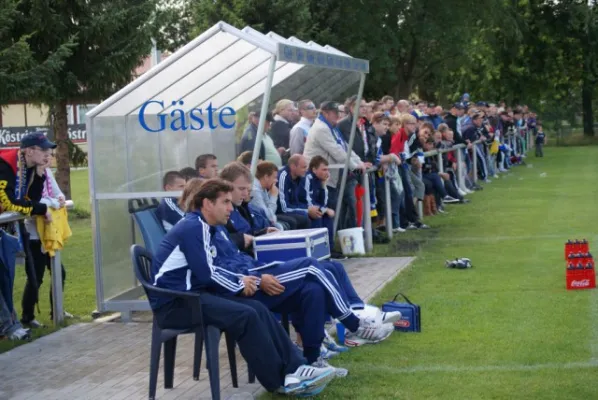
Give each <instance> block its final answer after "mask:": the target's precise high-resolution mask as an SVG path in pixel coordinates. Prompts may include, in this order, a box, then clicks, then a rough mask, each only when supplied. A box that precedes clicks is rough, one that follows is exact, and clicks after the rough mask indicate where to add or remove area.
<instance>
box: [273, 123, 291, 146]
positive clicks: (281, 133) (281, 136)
mask: <svg viewBox="0 0 598 400" xmlns="http://www.w3.org/2000/svg"><path fill="white" fill-rule="evenodd" d="M292 128H293V126H292V125H291V124H289V123H288V122H286V121H281V120H276V119H275V120H274V122H272V125H270V137H271V138H272V141H273V142H274V146H275V147H276V148H279V147H283V148H285V149H288V148H289V142H290V140H291V129H292Z"/></svg>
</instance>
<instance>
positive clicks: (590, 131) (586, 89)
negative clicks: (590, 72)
mask: <svg viewBox="0 0 598 400" xmlns="http://www.w3.org/2000/svg"><path fill="white" fill-rule="evenodd" d="M584 75H585V74H584ZM592 92H593V87H592V84H591V83H590V81H589V80H588V78H587V77H586V76H584V78H583V82H582V88H581V108H582V110H583V134H584V136H594V113H593V111H594V110H593V107H592V100H593V99H592V94H593V93H592Z"/></svg>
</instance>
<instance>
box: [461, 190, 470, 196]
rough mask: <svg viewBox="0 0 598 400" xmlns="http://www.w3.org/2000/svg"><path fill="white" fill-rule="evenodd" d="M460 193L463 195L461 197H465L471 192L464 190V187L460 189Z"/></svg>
mask: <svg viewBox="0 0 598 400" xmlns="http://www.w3.org/2000/svg"><path fill="white" fill-rule="evenodd" d="M459 194H460V195H461V197H465V196H467V195H468V194H469V193H467V192H465V191H464V190H462V189H459Z"/></svg>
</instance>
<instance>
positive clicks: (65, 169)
mask: <svg viewBox="0 0 598 400" xmlns="http://www.w3.org/2000/svg"><path fill="white" fill-rule="evenodd" d="M53 108H54V122H53V128H54V136H55V140H56V144H57V145H58V146H57V147H56V149H55V153H54V154H55V156H56V183H58V186H59V187H60V190H62V193H64V195H65V196H66V198H67V199H68V200H70V199H71V166H70V160H69V146H68V143H67V140H68V138H69V134H68V126H67V124H68V118H67V113H66V101H61V102H59V103H57V104H55V105H54V107H53Z"/></svg>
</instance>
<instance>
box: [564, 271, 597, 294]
mask: <svg viewBox="0 0 598 400" xmlns="http://www.w3.org/2000/svg"><path fill="white" fill-rule="evenodd" d="M594 288H596V271H595V270H594V268H592V269H568V270H567V290H578V289H594Z"/></svg>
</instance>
